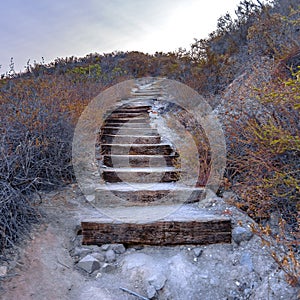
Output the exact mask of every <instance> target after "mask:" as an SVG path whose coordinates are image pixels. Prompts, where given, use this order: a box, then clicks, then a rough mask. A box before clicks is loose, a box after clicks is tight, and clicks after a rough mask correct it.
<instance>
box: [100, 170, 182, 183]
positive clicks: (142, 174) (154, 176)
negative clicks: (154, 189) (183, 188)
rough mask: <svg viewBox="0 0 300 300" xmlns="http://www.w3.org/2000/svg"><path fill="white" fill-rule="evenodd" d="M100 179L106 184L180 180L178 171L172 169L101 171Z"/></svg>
mask: <svg viewBox="0 0 300 300" xmlns="http://www.w3.org/2000/svg"><path fill="white" fill-rule="evenodd" d="M102 178H103V179H104V180H105V181H106V182H110V183H116V182H135V183H149V182H153V183H155V182H173V181H177V180H179V178H180V172H179V170H176V169H174V168H134V169H132V168H113V169H103V171H102Z"/></svg>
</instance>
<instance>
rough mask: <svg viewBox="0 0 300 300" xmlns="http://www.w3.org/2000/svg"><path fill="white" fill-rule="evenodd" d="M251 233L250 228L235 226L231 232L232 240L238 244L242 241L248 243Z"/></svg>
mask: <svg viewBox="0 0 300 300" xmlns="http://www.w3.org/2000/svg"><path fill="white" fill-rule="evenodd" d="M252 236H253V233H252V231H251V229H250V228H245V227H241V226H237V227H235V228H234V229H233V230H232V239H233V240H234V241H235V242H236V243H237V244H240V243H241V242H243V241H250V240H251V238H252Z"/></svg>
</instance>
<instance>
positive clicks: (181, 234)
mask: <svg viewBox="0 0 300 300" xmlns="http://www.w3.org/2000/svg"><path fill="white" fill-rule="evenodd" d="M185 206H187V205H184V206H183V207H185ZM158 209H159V208H158ZM130 210H131V215H135V214H136V212H135V210H134V209H129V211H128V213H130ZM144 211H146V208H144ZM144 213H145V212H144ZM81 227H82V234H83V241H82V243H83V244H84V245H99V246H100V245H103V244H107V243H122V244H126V245H130V244H143V245H159V246H162V245H184V244H196V245H207V244H215V243H231V231H232V228H231V227H232V226H231V220H230V219H229V218H225V217H220V216H216V215H209V214H207V213H205V212H203V211H201V210H197V208H195V209H194V211H191V210H190V209H186V211H185V209H183V208H182V207H181V209H179V210H177V211H175V212H174V213H173V214H171V215H169V216H167V217H165V218H162V219H160V220H154V221H136V220H134V219H132V220H126V218H125V220H122V221H121V220H120V221H117V220H113V219H110V218H107V217H106V218H105V217H102V218H91V219H85V220H83V221H82V222H81Z"/></svg>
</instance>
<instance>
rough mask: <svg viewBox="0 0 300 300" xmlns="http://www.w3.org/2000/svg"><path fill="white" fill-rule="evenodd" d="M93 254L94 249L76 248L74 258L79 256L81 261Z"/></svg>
mask: <svg viewBox="0 0 300 300" xmlns="http://www.w3.org/2000/svg"><path fill="white" fill-rule="evenodd" d="M91 252H92V249H89V248H82V247H75V249H74V256H79V257H80V259H81V258H83V257H84V256H86V255H88V254H90V253H91Z"/></svg>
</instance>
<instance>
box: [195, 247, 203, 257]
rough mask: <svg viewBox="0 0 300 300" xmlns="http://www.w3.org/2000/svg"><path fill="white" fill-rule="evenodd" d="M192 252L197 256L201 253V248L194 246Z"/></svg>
mask: <svg viewBox="0 0 300 300" xmlns="http://www.w3.org/2000/svg"><path fill="white" fill-rule="evenodd" d="M193 252H194V254H195V256H196V257H199V256H200V255H201V254H202V252H203V250H202V249H201V248H194V249H193Z"/></svg>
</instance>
